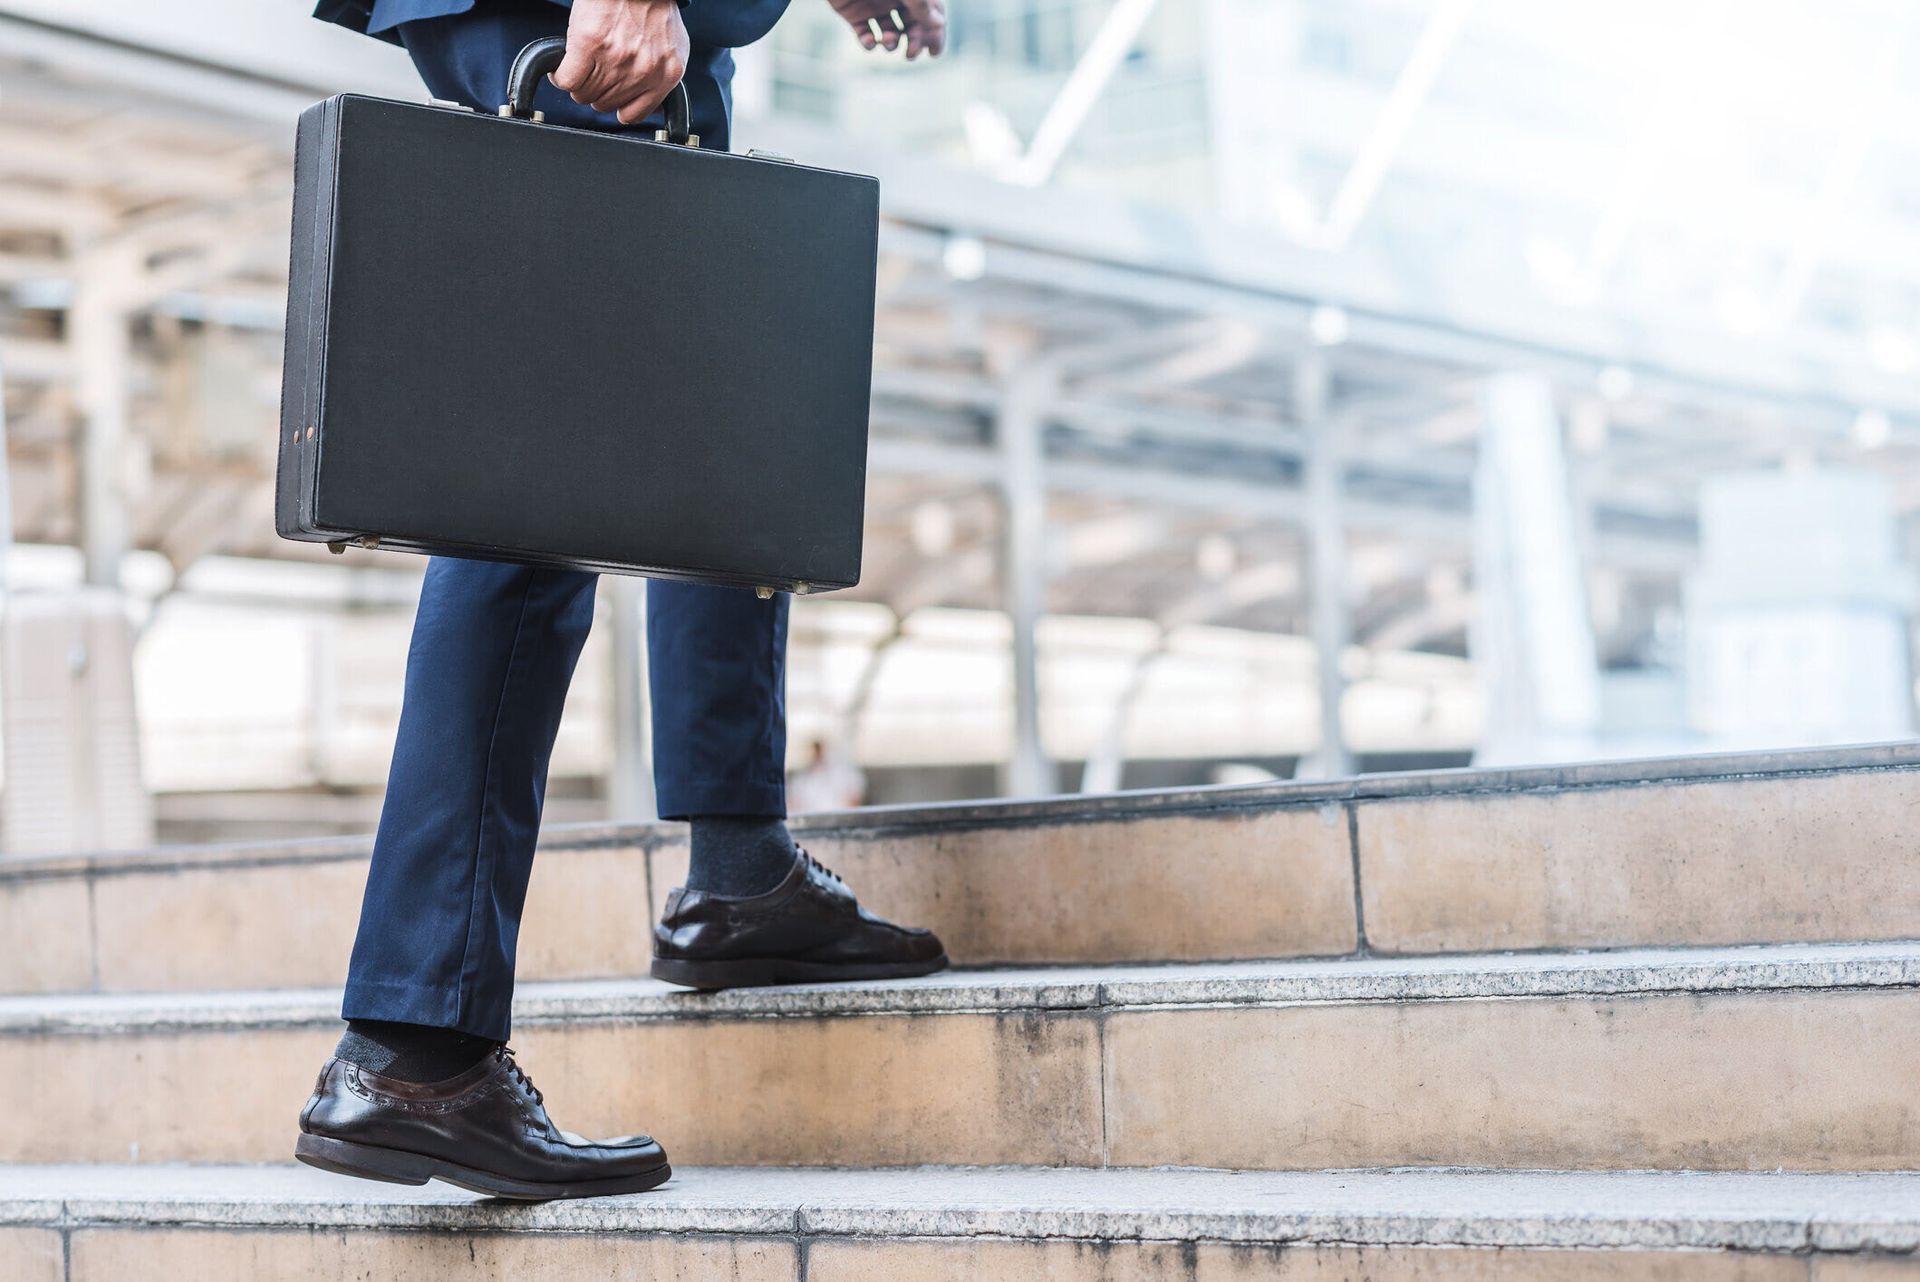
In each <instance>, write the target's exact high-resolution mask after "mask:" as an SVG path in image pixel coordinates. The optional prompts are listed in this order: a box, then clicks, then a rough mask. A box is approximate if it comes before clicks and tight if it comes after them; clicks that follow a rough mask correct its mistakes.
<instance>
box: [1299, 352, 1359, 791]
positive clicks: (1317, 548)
mask: <svg viewBox="0 0 1920 1282" xmlns="http://www.w3.org/2000/svg"><path fill="white" fill-rule="evenodd" d="M1329 384H1330V376H1329V374H1328V371H1327V358H1326V356H1325V354H1324V353H1322V352H1319V351H1310V352H1308V353H1307V354H1306V355H1304V356H1302V357H1301V358H1300V362H1299V364H1298V365H1296V366H1295V367H1294V375H1293V412H1294V418H1295V420H1296V421H1297V422H1298V423H1299V425H1300V431H1301V434H1302V435H1303V436H1304V437H1305V438H1306V440H1307V459H1306V465H1307V475H1306V490H1307V522H1308V527H1307V543H1308V549H1309V550H1308V556H1309V559H1310V563H1311V569H1310V573H1309V574H1308V588H1309V590H1310V592H1311V593H1312V597H1311V608H1312V625H1313V648H1314V662H1315V664H1316V667H1317V669H1318V681H1317V682H1316V684H1317V686H1318V689H1319V692H1320V746H1319V748H1318V749H1317V750H1316V751H1315V752H1314V753H1313V755H1312V756H1311V757H1309V758H1308V759H1307V760H1305V761H1303V762H1301V763H1300V774H1301V776H1302V777H1309V778H1311V777H1317V778H1322V779H1330V778H1337V777H1339V776H1341V775H1347V774H1352V773H1353V754H1352V753H1350V752H1349V751H1348V750H1347V740H1346V729H1345V726H1344V724H1343V723H1342V721H1341V717H1340V703H1341V699H1342V698H1343V697H1344V696H1345V694H1346V690H1347V681H1346V674H1345V673H1343V672H1342V671H1341V669H1340V662H1341V659H1342V658H1343V657H1344V656H1345V654H1346V651H1347V644H1348V642H1349V641H1350V640H1351V638H1352V630H1353V621H1352V617H1351V613H1350V611H1349V610H1348V608H1347V523H1346V503H1345V490H1346V463H1345V451H1344V450H1343V449H1342V448H1341V440H1340V421H1339V419H1338V418H1337V417H1335V416H1333V415H1330V414H1328V413H1327V395H1328V389H1329Z"/></svg>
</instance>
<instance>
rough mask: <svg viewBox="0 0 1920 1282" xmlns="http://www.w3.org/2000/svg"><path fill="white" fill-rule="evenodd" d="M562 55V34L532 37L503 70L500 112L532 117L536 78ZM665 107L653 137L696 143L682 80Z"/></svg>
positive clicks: (680, 143)
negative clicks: (503, 95) (661, 125)
mask: <svg viewBox="0 0 1920 1282" xmlns="http://www.w3.org/2000/svg"><path fill="white" fill-rule="evenodd" d="M566 56H567V38H566V37H565V36H548V37H546V38H545V39H544V40H535V41H534V42H533V43H531V44H529V45H528V46H527V47H526V48H524V49H522V50H521V51H520V52H519V53H518V54H516V55H515V56H514V59H513V66H512V67H511V68H509V69H508V71H507V100H506V102H504V103H502V104H501V106H500V114H501V115H503V116H514V117H516V118H518V119H520V120H531V119H533V95H534V91H535V90H537V89H539V88H540V78H541V77H542V76H545V75H547V74H548V73H549V72H551V71H553V70H554V68H556V67H558V66H559V65H560V60H561V59H562V58H565V57H566ZM666 107H667V127H666V128H665V129H660V130H656V131H655V132H654V135H653V136H654V138H655V140H656V141H659V142H670V143H672V144H674V145H675V146H676V147H698V146H699V145H700V137H699V135H698V134H696V133H694V132H693V107H692V105H691V104H690V103H689V102H688V101H687V86H686V85H685V83H681V84H676V85H675V86H674V87H673V91H672V92H671V93H669V94H668V95H667V102H666Z"/></svg>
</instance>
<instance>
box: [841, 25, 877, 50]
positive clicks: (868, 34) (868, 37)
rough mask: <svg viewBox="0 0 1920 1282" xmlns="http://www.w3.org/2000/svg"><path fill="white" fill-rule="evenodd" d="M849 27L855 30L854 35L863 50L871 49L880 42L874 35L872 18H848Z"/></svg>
mask: <svg viewBox="0 0 1920 1282" xmlns="http://www.w3.org/2000/svg"><path fill="white" fill-rule="evenodd" d="M847 25H848V26H849V27H852V28H853V34H854V37H855V38H856V39H858V40H859V41H860V45H861V47H862V48H865V49H871V48H873V47H874V46H875V45H877V44H879V43H880V41H879V40H878V39H877V38H876V37H875V36H874V34H873V19H872V18H848V19H847Z"/></svg>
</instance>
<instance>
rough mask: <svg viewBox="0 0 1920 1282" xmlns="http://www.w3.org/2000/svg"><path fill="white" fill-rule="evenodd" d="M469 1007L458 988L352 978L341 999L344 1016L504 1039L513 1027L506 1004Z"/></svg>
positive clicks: (501, 1040)
mask: <svg viewBox="0 0 1920 1282" xmlns="http://www.w3.org/2000/svg"><path fill="white" fill-rule="evenodd" d="M467 1007H468V1008H467V1009H466V1010H464V1011H463V1010H462V1002H461V1000H460V994H459V993H458V992H457V991H453V990H449V989H445V988H427V987H422V986H421V985H418V984H396V983H385V982H382V981H380V980H373V979H361V980H351V981H349V982H348V984H347V989H346V992H345V993H344V994H343V995H342V997H341V1000H340V1018H342V1019H379V1020H386V1021H389V1022H391V1023H395V1024H420V1025H423V1026H425V1027H427V1028H445V1029H451V1030H452V1031H454V1032H457V1033H465V1034H466V1035H467V1036H469V1037H481V1038H485V1039H486V1040H487V1041H490V1042H504V1041H506V1040H507V1037H508V1035H509V1034H510V1033H511V1032H512V1031H513V1027H512V1020H511V1017H510V1013H509V1011H508V1010H507V1009H505V1008H504V1007H503V1006H502V1005H500V1004H497V1003H491V1002H490V1003H486V1004H484V1005H479V1004H475V1003H467Z"/></svg>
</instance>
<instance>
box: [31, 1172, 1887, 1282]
mask: <svg viewBox="0 0 1920 1282" xmlns="http://www.w3.org/2000/svg"><path fill="white" fill-rule="evenodd" d="M1916 1249H1920V1176H1914V1175H1804V1174H1708V1173H1697V1172H1695V1173H1685V1174H1650V1173H1645V1172H1627V1173H1607V1174H1593V1173H1585V1174H1583V1173H1574V1172H1512V1171H1339V1172H1314V1173H1308V1174H1273V1173H1248V1172H1234V1171H1076V1170H1006V1169H992V1168H986V1169H978V1168H976V1169H971V1170H969V1169H955V1168H920V1169H912V1170H904V1171H902V1170H890V1171H862V1170H750V1169H749V1170H738V1169H735V1170H729V1169H725V1168H719V1169H702V1168H697V1167H696V1168H681V1169H680V1170H679V1172H678V1174H677V1175H676V1176H675V1178H674V1179H673V1180H672V1182H670V1183H669V1184H667V1185H666V1186H664V1187H663V1188H661V1189H659V1190H657V1191H655V1192H652V1193H646V1194H640V1195H637V1196H631V1197H615V1198H599V1199H594V1200H589V1201H581V1202H555V1203H548V1204H546V1205H532V1206H528V1205H513V1204H495V1203H487V1202H480V1201H475V1200H474V1199H472V1198H471V1197H469V1196H468V1195H466V1194H462V1193H460V1192H458V1191H457V1190H449V1189H443V1188H442V1187H441V1186H438V1185H430V1186H428V1187H427V1188H424V1189H417V1190H416V1189H404V1188H394V1187H392V1186H388V1185H372V1184H359V1183H356V1182H354V1181H349V1180H342V1179H339V1178H337V1177H332V1176H327V1175H323V1174H321V1173H320V1172H317V1171H307V1170H304V1169H302V1168H290V1167H159V1168H155V1167H143V1168H138V1169H137V1170H133V1169H128V1168H124V1167H123V1168H112V1167H107V1168H100V1167H71V1166H69V1167H14V1168H10V1169H4V1170H0V1272H4V1273H5V1275H6V1276H8V1277H10V1278H14V1279H17V1280H18V1282H120V1280H121V1279H125V1278H134V1277H137V1278H142V1279H150V1280H152V1282H169V1280H171V1279H183V1280H184V1279H192V1280H193V1282H199V1280H200V1279H203V1278H209V1277H234V1278H240V1277H244V1278H249V1279H257V1280H259V1282H271V1280H272V1279H295V1278H300V1279H308V1278H320V1277H377V1278H382V1279H391V1280H392V1282H426V1280H428V1279H432V1280H433V1282H438V1280H439V1279H442V1278H447V1277H455V1276H457V1277H461V1278H474V1279H502V1280H504V1279H509V1278H511V1279H520V1278H528V1277H537V1278H541V1279H548V1280H550V1282H570V1280H571V1279H594V1282H599V1280H600V1279H604V1278H609V1277H615V1276H617V1277H621V1278H664V1277H675V1278H696V1277H698V1278H710V1277H726V1278H733V1279H737V1280H739V1282H761V1280H765V1282H790V1280H791V1279H794V1278H804V1279H806V1282H881V1280H888V1282H891V1280H892V1279H899V1278H911V1279H914V1282H948V1280H951V1282H962V1280H966V1282H971V1280H972V1279H977V1278H991V1279H995V1280H996V1282H1023V1280H1026V1279H1036V1280H1037V1279H1050V1280H1051V1279H1058V1280H1060V1282H1096V1280H1097V1282H1148V1280H1149V1279H1176V1278H1179V1279H1190V1280H1194V1279H1197V1280H1198V1282H1250V1280H1251V1279H1256V1278H1260V1279H1265V1278H1286V1279H1289V1280H1290V1282H1344V1280H1346V1279H1355V1278H1369V1279H1372V1280H1373V1282H1403V1280H1404V1282H1414V1280H1416V1279H1417V1280H1418V1282H1468V1280H1474V1282H1478V1280H1479V1279H1486V1278H1502V1279H1513V1280H1515V1282H1518V1280H1520V1279H1536V1280H1545V1282H1599V1280H1601V1279H1608V1280H1611V1279H1619V1280H1621V1282H1629V1280H1631V1282H1680V1280H1682V1279H1687V1280H1692V1279H1700V1280H1703V1282H1897V1280H1898V1279H1912V1278H1920V1258H1917V1257H1916V1256H1914V1255H1913V1254H1912V1252H1914V1251H1915V1250H1916Z"/></svg>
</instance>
